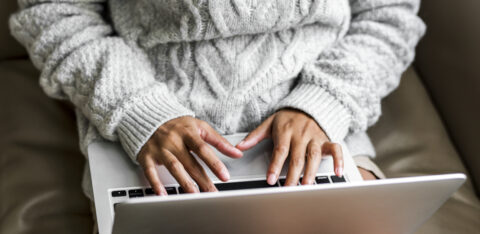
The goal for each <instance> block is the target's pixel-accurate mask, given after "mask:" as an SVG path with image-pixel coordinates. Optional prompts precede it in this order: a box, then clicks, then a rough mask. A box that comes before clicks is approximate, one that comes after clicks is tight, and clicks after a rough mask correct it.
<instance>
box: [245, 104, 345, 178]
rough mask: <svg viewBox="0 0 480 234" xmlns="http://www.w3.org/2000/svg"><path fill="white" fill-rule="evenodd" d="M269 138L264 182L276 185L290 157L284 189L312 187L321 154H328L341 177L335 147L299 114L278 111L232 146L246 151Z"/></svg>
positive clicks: (338, 150) (310, 120) (339, 151)
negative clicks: (270, 154) (310, 185)
mask: <svg viewBox="0 0 480 234" xmlns="http://www.w3.org/2000/svg"><path fill="white" fill-rule="evenodd" d="M269 137H272V139H273V144H274V149H273V155H272V159H271V162H270V166H269V169H268V172H267V182H268V183H269V184H270V185H273V184H275V183H276V182H277V180H278V176H279V175H280V172H281V170H282V167H283V164H284V163H285V160H286V159H287V157H288V156H289V155H290V163H289V167H288V173H287V179H286V181H285V186H294V185H297V184H298V181H299V179H300V176H301V174H302V172H303V171H304V169H305V172H304V176H303V179H302V181H301V183H302V184H313V181H314V179H315V175H316V173H317V170H318V167H319V166H320V162H321V159H322V155H329V154H330V155H332V156H333V162H334V170H335V174H336V175H337V176H342V175H343V155H342V148H341V146H340V145H339V144H337V143H333V142H330V140H329V139H328V137H327V135H326V134H325V132H324V131H323V130H322V128H321V127H320V126H319V125H318V124H317V122H316V121H315V120H314V119H313V118H312V117H310V116H309V115H307V114H305V113H304V112H302V111H299V110H294V109H282V110H279V111H277V112H276V113H275V114H273V115H272V116H270V117H268V118H267V119H266V120H265V121H264V122H263V123H262V124H260V126H258V127H257V128H256V129H255V130H253V131H252V132H251V133H250V134H248V136H247V137H246V138H245V139H244V140H243V141H242V142H240V143H239V144H238V145H237V146H236V147H237V148H238V149H240V150H242V151H245V150H248V149H250V148H252V147H253V146H255V145H256V144H258V143H259V142H260V141H262V140H263V139H265V138H269Z"/></svg>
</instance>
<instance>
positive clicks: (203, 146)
mask: <svg viewBox="0 0 480 234" xmlns="http://www.w3.org/2000/svg"><path fill="white" fill-rule="evenodd" d="M197 147H198V148H197V150H198V152H201V153H202V154H207V153H208V152H209V150H210V146H208V145H207V144H206V143H201V144H200V145H197Z"/></svg>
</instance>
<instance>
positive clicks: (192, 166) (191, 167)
mask: <svg viewBox="0 0 480 234" xmlns="http://www.w3.org/2000/svg"><path fill="white" fill-rule="evenodd" d="M181 154H182V157H179V160H180V162H181V163H182V164H183V167H184V168H185V170H186V171H187V172H188V174H189V175H190V177H192V179H193V180H195V181H196V182H197V184H198V186H199V187H200V189H201V191H203V192H215V191H217V188H216V187H215V185H214V184H213V183H212V181H211V180H210V178H209V177H208V175H207V173H206V172H205V170H204V169H203V167H202V166H201V165H200V163H198V161H197V160H196V159H195V158H194V157H193V156H192V155H191V154H190V153H189V152H188V150H187V148H186V147H184V148H183V150H182V152H181Z"/></svg>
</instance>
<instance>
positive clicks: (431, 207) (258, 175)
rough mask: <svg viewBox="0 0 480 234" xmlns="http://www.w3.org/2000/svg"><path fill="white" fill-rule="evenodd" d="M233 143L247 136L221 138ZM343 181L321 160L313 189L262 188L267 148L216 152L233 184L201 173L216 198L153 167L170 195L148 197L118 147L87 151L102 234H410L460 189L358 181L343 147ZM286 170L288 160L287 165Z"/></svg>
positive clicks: (99, 145)
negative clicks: (237, 154)
mask: <svg viewBox="0 0 480 234" xmlns="http://www.w3.org/2000/svg"><path fill="white" fill-rule="evenodd" d="M225 137H226V139H227V140H228V141H230V142H231V143H232V144H233V145H235V144H236V143H238V142H240V141H241V140H242V139H243V138H244V137H245V134H236V135H229V136H225ZM342 147H343V148H342V149H343V153H344V162H345V163H344V164H345V169H344V176H343V177H337V176H335V174H334V171H333V159H332V157H331V156H326V157H324V158H323V159H322V163H321V165H320V168H319V170H318V173H317V175H316V179H315V181H316V182H315V184H314V185H302V186H296V187H282V183H283V181H284V178H285V176H286V172H287V170H286V169H287V167H284V169H283V171H282V173H281V176H280V179H279V181H278V183H277V184H276V185H275V186H270V185H268V184H267V183H266V178H265V174H266V171H267V168H268V164H269V160H270V155H271V150H272V148H273V145H272V142H271V141H269V140H265V141H263V142H261V143H260V144H258V145H257V146H255V147H254V148H252V149H250V150H249V151H246V152H244V156H243V157H242V158H240V159H231V158H229V157H226V156H224V155H222V154H221V153H219V152H218V151H216V153H217V155H218V157H219V158H220V159H221V160H222V161H223V162H224V163H225V165H226V166H227V168H228V170H229V172H230V180H229V181H228V182H221V181H220V180H219V179H218V178H216V176H215V175H214V174H213V173H212V172H211V171H210V170H209V169H208V167H206V166H205V164H203V162H201V160H199V162H200V163H201V164H202V166H203V167H204V168H206V171H207V173H208V174H209V176H210V178H211V179H212V181H213V182H214V183H215V185H216V186H217V189H218V190H219V192H215V193H200V194H185V193H183V190H182V189H181V188H180V187H179V185H178V183H177V182H176V181H175V179H174V178H173V177H172V176H171V175H170V173H169V172H168V171H167V170H166V168H165V167H163V166H160V167H159V168H158V170H159V174H160V179H161V180H162V182H163V184H164V185H165V187H166V189H167V192H168V193H169V196H168V197H158V196H155V195H154V194H153V191H152V189H151V188H150V186H149V184H148V182H147V180H146V179H145V177H144V176H143V172H142V171H141V169H140V168H139V167H138V166H136V165H135V164H133V163H132V162H131V159H130V158H129V157H128V156H127V155H126V154H125V152H124V151H123V150H122V148H121V146H120V145H119V144H117V143H112V142H107V141H98V142H94V143H92V144H91V145H89V148H88V155H89V165H90V170H91V178H92V184H93V193H94V199H95V206H96V212H97V213H96V215H97V221H98V227H99V232H100V234H106V233H114V234H122V233H128V234H131V233H137V234H143V233H370V234H371V233H412V232H413V231H414V230H416V228H418V227H419V226H420V225H421V224H422V223H423V222H424V221H426V220H427V219H428V218H429V217H430V216H431V215H432V214H433V213H434V212H435V211H436V210H437V209H438V208H439V207H440V206H441V205H442V204H443V203H444V202H445V201H446V200H447V199H448V198H449V197H450V196H451V194H453V193H454V192H455V191H456V190H457V189H458V188H459V187H460V185H461V184H463V182H464V181H465V175H463V174H449V175H437V176H423V177H409V178H401V179H386V180H378V181H363V180H362V178H361V176H360V173H359V172H358V170H357V168H356V166H355V163H354V162H353V160H352V158H351V156H350V154H349V152H348V149H347V148H346V147H345V146H344V145H343V144H342ZM285 165H288V162H287V163H285Z"/></svg>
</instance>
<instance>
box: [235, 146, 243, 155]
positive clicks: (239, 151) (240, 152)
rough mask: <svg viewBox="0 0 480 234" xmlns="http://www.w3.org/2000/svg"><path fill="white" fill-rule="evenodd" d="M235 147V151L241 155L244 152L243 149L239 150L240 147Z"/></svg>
mask: <svg viewBox="0 0 480 234" xmlns="http://www.w3.org/2000/svg"><path fill="white" fill-rule="evenodd" d="M233 149H234V151H235V153H237V154H240V155H242V154H243V152H242V151H241V150H239V149H237V148H235V147H233Z"/></svg>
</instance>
